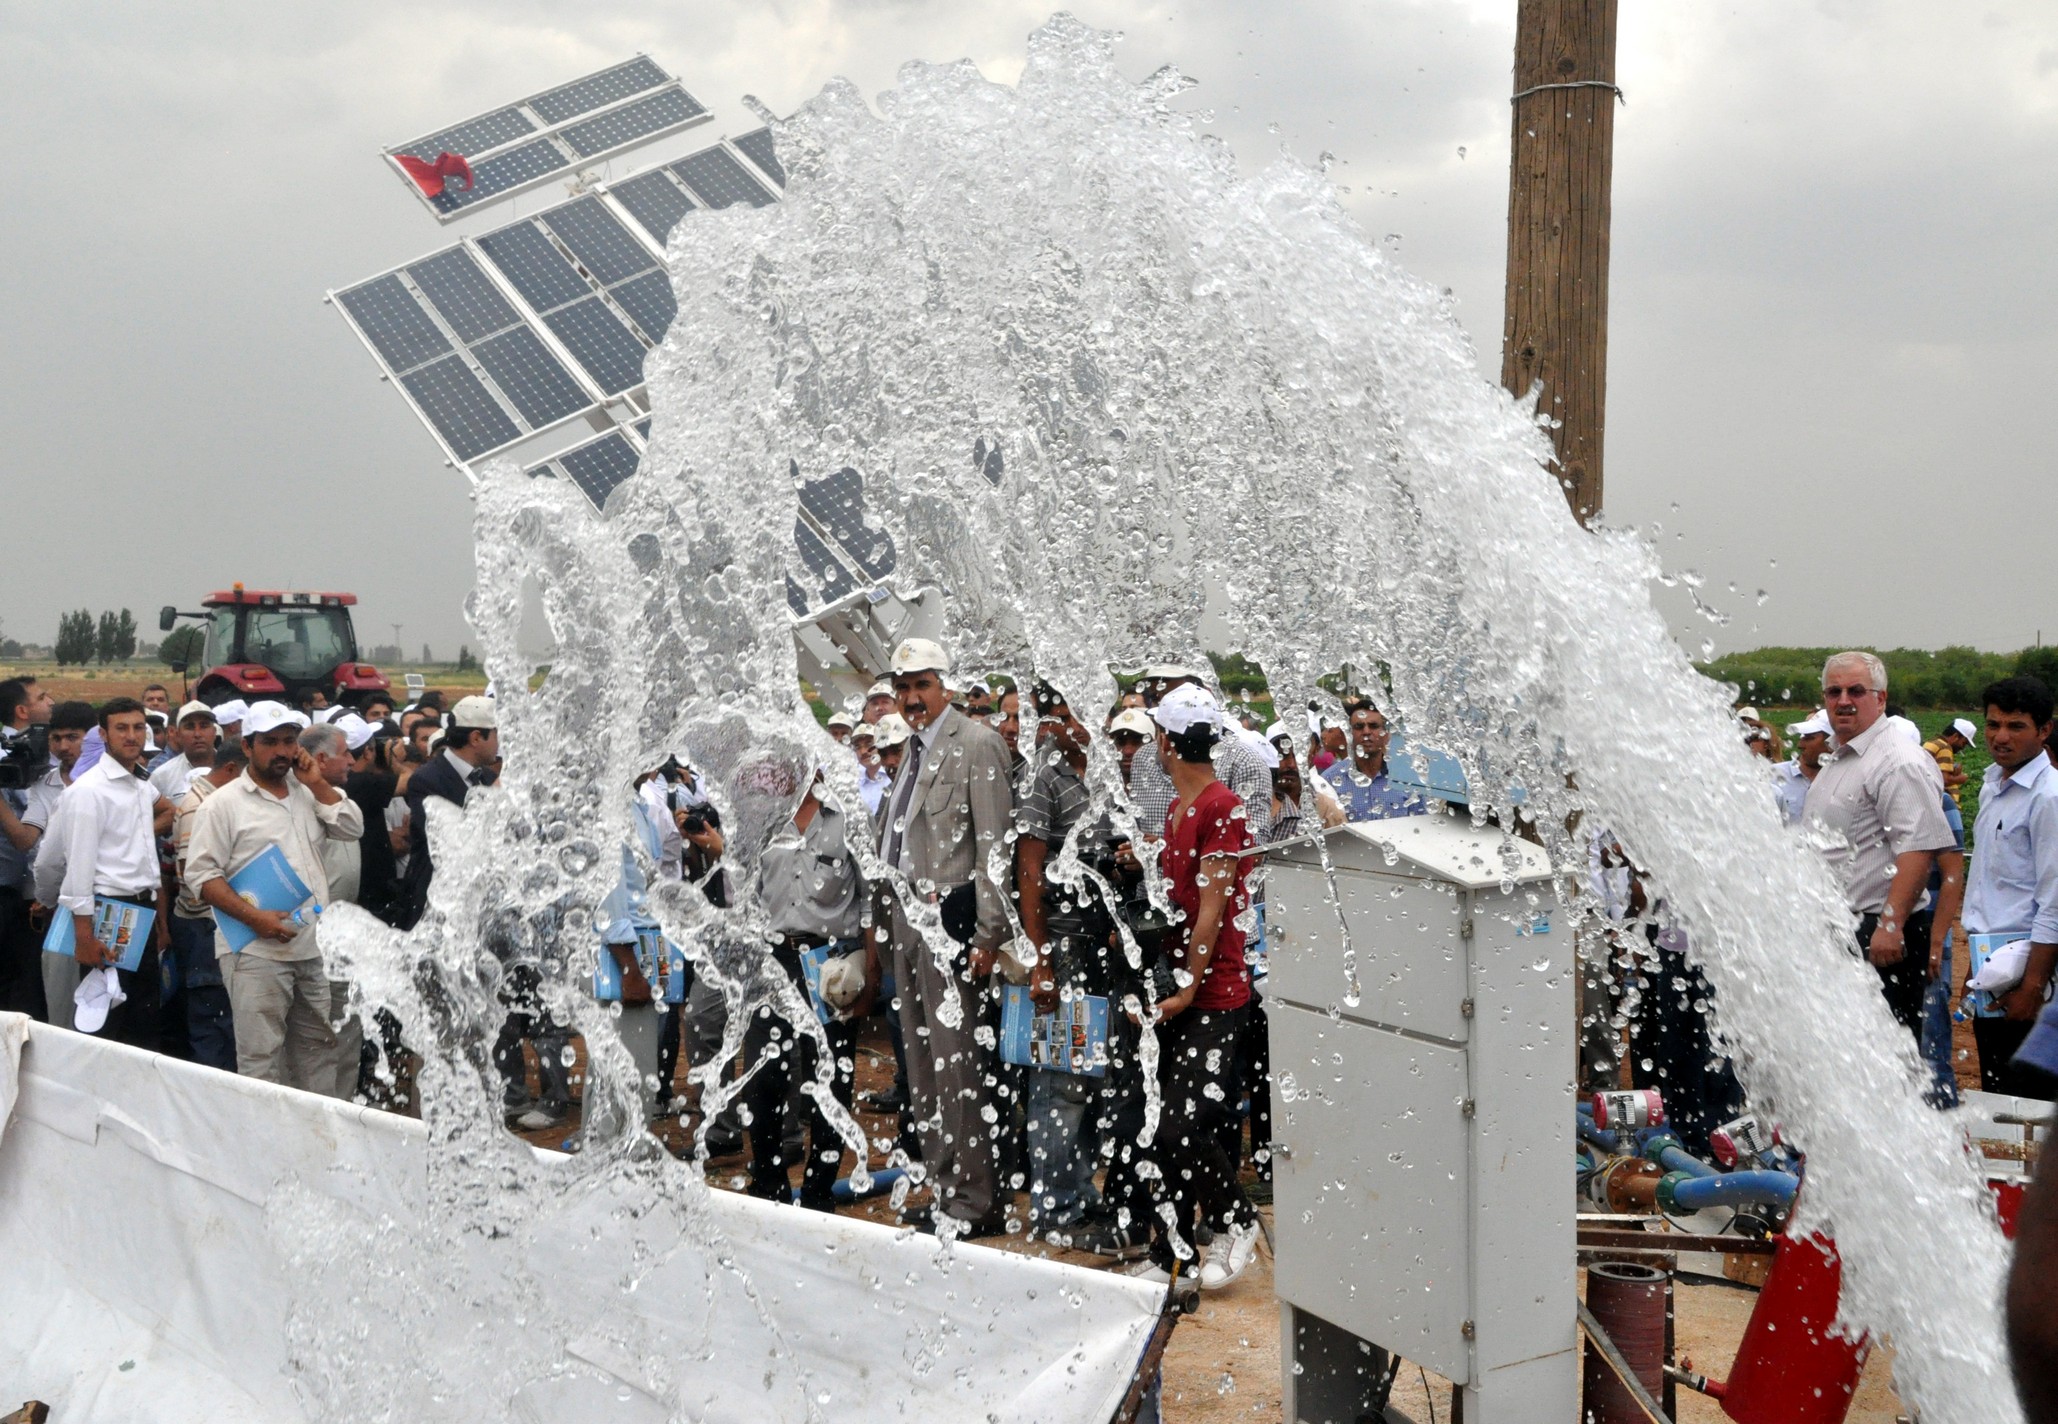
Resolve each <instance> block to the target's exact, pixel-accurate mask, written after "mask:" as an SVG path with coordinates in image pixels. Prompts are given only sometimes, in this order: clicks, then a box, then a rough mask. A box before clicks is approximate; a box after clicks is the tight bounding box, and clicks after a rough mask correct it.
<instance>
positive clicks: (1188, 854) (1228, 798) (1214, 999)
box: [1158, 781, 1252, 1009]
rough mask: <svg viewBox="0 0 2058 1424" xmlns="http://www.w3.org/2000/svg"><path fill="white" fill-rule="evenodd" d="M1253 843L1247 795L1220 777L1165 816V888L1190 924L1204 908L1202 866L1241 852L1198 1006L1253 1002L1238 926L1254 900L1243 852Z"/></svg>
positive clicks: (1179, 956) (1182, 953) (1161, 861)
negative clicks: (1190, 801) (1245, 806)
mask: <svg viewBox="0 0 2058 1424" xmlns="http://www.w3.org/2000/svg"><path fill="white" fill-rule="evenodd" d="M1250 846H1251V832H1250V827H1249V825H1247V824H1246V823H1245V817H1244V810H1243V798H1242V797H1240V796H1238V795H1237V794H1236V793H1235V792H1234V791H1231V790H1230V789H1229V788H1228V787H1227V786H1224V785H1223V784H1222V783H1221V782H1219V781H1215V782H1210V783H1209V784H1208V785H1207V787H1206V788H1205V789H1203V790H1202V792H1201V794H1200V795H1198V796H1196V797H1194V798H1193V804H1192V805H1190V806H1188V807H1187V808H1186V809H1185V811H1184V812H1183V813H1182V812H1181V810H1180V808H1179V803H1178V802H1176V801H1175V802H1173V803H1172V810H1171V812H1170V813H1169V814H1167V815H1166V817H1165V848H1164V850H1163V851H1161V852H1159V855H1158V868H1159V869H1160V870H1162V871H1164V873H1165V890H1166V893H1167V894H1169V895H1170V896H1171V898H1172V903H1173V904H1175V905H1177V906H1178V907H1179V908H1180V910H1181V911H1183V912H1184V913H1185V915H1186V921H1185V925H1186V927H1187V928H1190V927H1191V926H1192V924H1193V922H1194V918H1195V916H1197V915H1198V914H1199V913H1200V902H1201V887H1200V866H1201V862H1202V861H1203V860H1206V859H1207V858H1208V857H1209V856H1211V855H1236V856H1237V861H1236V891H1235V893H1234V894H1233V895H1231V896H1230V897H1229V908H1228V910H1227V912H1226V913H1225V914H1224V916H1223V919H1222V932H1221V934H1219V935H1217V936H1216V938H1215V952H1214V954H1213V955H1212V956H1210V957H1209V959H1208V972H1207V973H1206V974H1205V975H1203V976H1202V977H1201V982H1200V988H1199V989H1197V990H1195V991H1194V996H1193V1007H1194V1008H1196V1009H1235V1008H1241V1007H1242V1006H1243V1005H1245V1004H1247V1003H1249V1002H1250V997H1251V970H1250V966H1249V965H1248V964H1246V963H1244V959H1243V938H1244V936H1243V931H1242V930H1240V929H1238V928H1237V927H1236V921H1237V920H1238V919H1239V918H1241V917H1242V916H1243V915H1244V914H1245V913H1246V912H1247V911H1248V910H1249V909H1250V905H1251V897H1250V887H1249V884H1248V883H1247V882H1248V880H1249V877H1250V871H1251V859H1252V858H1251V857H1249V856H1242V855H1238V854H1237V853H1238V852H1239V851H1244V850H1248V849H1249V848H1250ZM1185 934H1186V929H1182V930H1181V937H1180V944H1179V948H1178V949H1177V950H1176V951H1174V956H1175V961H1176V962H1179V963H1181V964H1183V963H1184V961H1185V958H1186V944H1185Z"/></svg>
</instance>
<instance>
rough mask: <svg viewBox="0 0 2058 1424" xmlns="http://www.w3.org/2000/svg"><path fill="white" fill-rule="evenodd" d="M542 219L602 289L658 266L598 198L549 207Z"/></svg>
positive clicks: (648, 252)
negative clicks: (597, 279)
mask: <svg viewBox="0 0 2058 1424" xmlns="http://www.w3.org/2000/svg"><path fill="white" fill-rule="evenodd" d="M542 218H543V221H544V223H545V224H547V225H548V226H549V228H550V230H551V231H552V232H554V233H556V234H557V235H558V237H559V238H560V239H562V240H563V242H564V245H565V246H566V247H569V248H571V249H572V255H573V256H575V257H577V258H578V259H579V261H580V263H581V264H583V265H584V266H585V268H586V270H587V271H588V272H591V273H592V274H593V275H594V276H595V277H597V278H599V279H600V282H601V284H602V285H603V286H612V285H613V284H614V283H616V282H619V281H622V280H624V279H625V278H628V277H633V276H635V275H636V274H637V273H638V272H648V271H649V270H650V269H651V268H652V267H655V266H656V265H657V259H656V258H655V257H652V256H651V255H650V249H649V248H647V247H645V246H644V245H643V244H642V243H640V242H638V241H637V240H636V239H635V238H633V237H631V236H630V235H629V230H628V229H627V228H625V227H623V226H622V225H621V224H620V223H619V222H616V221H615V217H614V214H612V213H610V212H609V211H608V210H607V205H606V204H604V203H602V202H601V201H600V199H598V198H580V199H577V200H576V201H574V202H570V203H566V204H564V205H563V206H562V207H556V208H552V209H551V210H550V211H549V212H547V213H544V214H543V215H542Z"/></svg>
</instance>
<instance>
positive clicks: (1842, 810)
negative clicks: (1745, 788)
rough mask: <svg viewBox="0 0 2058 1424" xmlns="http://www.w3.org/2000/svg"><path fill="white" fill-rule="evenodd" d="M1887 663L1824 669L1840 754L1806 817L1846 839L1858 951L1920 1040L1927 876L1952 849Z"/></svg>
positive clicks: (1865, 659) (1935, 789)
mask: <svg viewBox="0 0 2058 1424" xmlns="http://www.w3.org/2000/svg"><path fill="white" fill-rule="evenodd" d="M1886 686H1887V675H1886V666H1885V664H1883V663H1881V662H1880V660H1879V659H1878V658H1876V657H1874V656H1873V655H1872V654H1871V653H1859V652H1851V653H1838V654H1837V655H1836V656H1835V657H1832V658H1831V659H1830V660H1829V661H1828V662H1826V663H1824V664H1823V665H1822V705H1823V707H1824V709H1826V710H1827V711H1828V713H1829V726H1830V731H1831V732H1832V733H1833V734H1834V736H1835V738H1836V751H1835V753H1834V754H1833V755H1831V756H1828V757H1825V758H1823V761H1822V769H1821V771H1820V772H1819V773H1818V774H1817V775H1816V778H1815V781H1814V783H1813V784H1812V785H1810V786H1809V788H1808V799H1807V802H1806V803H1805V806H1804V808H1803V811H1802V818H1803V820H1804V821H1805V822H1807V823H1808V824H1810V825H1814V826H1820V827H1822V828H1823V829H1826V830H1828V831H1831V832H1833V833H1835V834H1836V835H1837V836H1840V837H1841V838H1842V841H1843V844H1842V845H1840V846H1838V847H1837V848H1836V849H1834V850H1831V851H1830V852H1828V855H1829V860H1830V866H1831V868H1832V869H1833V870H1835V871H1836V872H1837V874H1838V877H1839V878H1840V880H1841V881H1842V883H1843V888H1844V902H1845V903H1846V904H1847V905H1849V906H1850V908H1851V913H1852V914H1854V915H1856V916H1857V917H1858V946H1859V948H1860V949H1862V950H1863V951H1864V952H1865V957H1866V958H1867V959H1869V960H1870V961H1871V962H1872V966H1873V968H1874V969H1876V970H1878V971H1879V978H1880V983H1881V986H1882V989H1883V991H1884V993H1885V995H1886V1001H1887V1006H1888V1007H1889V1008H1890V1009H1892V1010H1893V1014H1894V1017H1895V1018H1896V1019H1898V1020H1899V1021H1900V1023H1901V1025H1902V1026H1903V1027H1904V1028H1906V1029H1907V1030H1908V1031H1909V1032H1910V1033H1912V1034H1916V1035H1918V1036H1919V1035H1920V1033H1921V1025H1922V996H1923V992H1924V990H1926V989H1927V988H1928V986H1929V941H1930V914H1929V910H1930V904H1929V874H1930V869H1931V867H1932V866H1933V865H1934V864H1935V862H1936V856H1937V852H1938V851H1947V850H1951V849H1954V848H1955V847H1956V845H1957V840H1956V838H1955V837H1954V836H1953V835H1952V834H1951V827H1950V825H1949V823H1948V822H1946V821H1945V819H1944V813H1943V807H1942V794H1943V778H1942V776H1941V774H1940V773H1939V772H1938V771H1937V768H1936V763H1935V762H1933V761H1931V760H1930V759H1929V757H1928V755H1927V754H1926V753H1925V752H1924V751H1923V750H1922V745H1921V741H1920V739H1919V738H1910V737H1907V736H1904V735H1902V734H1901V733H1900V732H1899V731H1898V730H1897V729H1896V727H1895V726H1894V724H1893V723H1892V722H1891V721H1890V720H1889V719H1888V718H1887V716H1886V700H1887V697H1886Z"/></svg>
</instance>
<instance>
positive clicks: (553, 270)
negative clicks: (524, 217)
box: [479, 222, 593, 312]
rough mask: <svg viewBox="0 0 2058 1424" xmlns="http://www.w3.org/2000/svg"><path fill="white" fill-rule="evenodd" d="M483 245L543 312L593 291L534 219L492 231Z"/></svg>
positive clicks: (496, 264)
mask: <svg viewBox="0 0 2058 1424" xmlns="http://www.w3.org/2000/svg"><path fill="white" fill-rule="evenodd" d="M479 246H480V248H482V249H483V250H484V251H485V253H486V255H487V256H488V257H489V258H491V259H492V261H493V265H494V266H495V267H498V268H499V269H500V270H501V271H502V272H504V273H506V274H507V280H508V281H510V282H512V283H514V289H515V290H516V291H518V292H520V293H521V294H522V300H523V301H525V302H527V303H528V304H529V305H530V306H532V307H534V308H536V310H537V311H539V312H547V311H549V310H551V309H552V308H553V307H561V306H563V305H564V304H565V303H566V302H574V301H577V300H579V299H580V298H581V297H587V296H591V295H592V294H593V288H592V287H590V286H588V285H587V283H586V279H585V278H584V277H581V276H580V275H579V269H578V268H576V267H574V266H572V264H571V263H570V262H568V261H566V260H565V255H564V254H563V253H562V252H559V251H558V250H557V248H556V246H555V245H553V244H552V242H551V241H550V239H549V238H547V237H545V236H544V235H543V231H542V229H540V228H538V227H537V226H536V225H535V224H534V223H532V222H518V223H516V224H515V225H514V226H513V227H504V228H501V229H500V230H499V231H498V232H490V233H488V234H486V236H484V237H482V238H480V239H479Z"/></svg>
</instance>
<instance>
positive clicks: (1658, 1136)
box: [1636, 1127, 1717, 1177]
mask: <svg viewBox="0 0 2058 1424" xmlns="http://www.w3.org/2000/svg"><path fill="white" fill-rule="evenodd" d="M1636 1154H1637V1156H1639V1157H1648V1158H1650V1159H1651V1160H1652V1161H1653V1162H1656V1163H1657V1164H1658V1165H1659V1166H1660V1167H1663V1168H1664V1169H1665V1170H1666V1171H1668V1172H1684V1173H1686V1174H1687V1175H1688V1176H1690V1177H1713V1176H1715V1175H1717V1173H1716V1170H1715V1168H1713V1167H1711V1166H1709V1165H1708V1164H1707V1163H1706V1162H1703V1161H1702V1160H1701V1159H1700V1158H1698V1157H1696V1156H1694V1155H1693V1154H1692V1153H1691V1152H1689V1151H1687V1150H1686V1148H1685V1147H1684V1146H1682V1145H1681V1144H1680V1141H1679V1139H1678V1138H1677V1137H1675V1136H1673V1134H1672V1132H1671V1130H1670V1129H1668V1128H1663V1127H1647V1128H1645V1129H1644V1130H1643V1131H1642V1132H1639V1133H1638V1134H1637V1135H1636Z"/></svg>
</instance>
